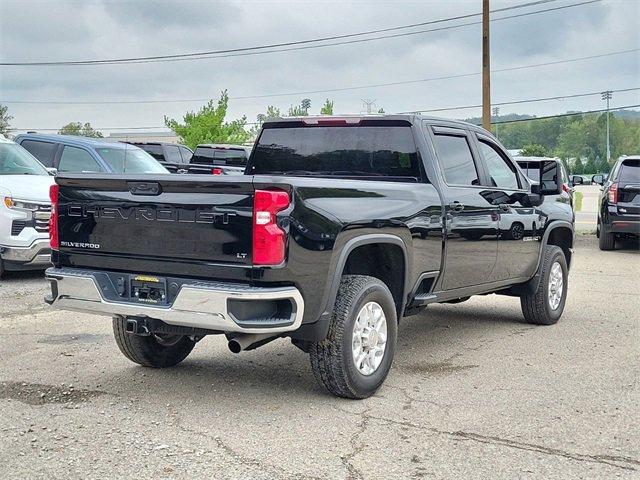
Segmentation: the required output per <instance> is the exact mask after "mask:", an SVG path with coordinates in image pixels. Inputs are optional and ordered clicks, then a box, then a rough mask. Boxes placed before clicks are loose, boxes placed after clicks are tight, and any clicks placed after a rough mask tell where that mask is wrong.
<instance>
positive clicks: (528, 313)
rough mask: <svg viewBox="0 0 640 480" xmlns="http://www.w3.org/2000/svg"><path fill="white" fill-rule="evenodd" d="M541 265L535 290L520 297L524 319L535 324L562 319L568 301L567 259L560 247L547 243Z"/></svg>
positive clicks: (549, 322)
mask: <svg viewBox="0 0 640 480" xmlns="http://www.w3.org/2000/svg"><path fill="white" fill-rule="evenodd" d="M543 255H544V256H543V258H542V264H541V265H540V268H541V272H540V279H539V282H538V286H537V288H536V290H535V292H533V293H530V294H525V295H522V296H521V297H520V305H521V307H522V313H523V314H524V319H525V320H526V321H527V322H528V323H532V324H535V325H553V324H555V323H557V322H558V320H560V317H561V316H562V312H563V310H564V305H565V302H566V301H567V287H568V285H569V284H568V273H569V269H568V268H567V260H566V258H565V256H564V252H563V251H562V249H561V248H560V247H557V246H555V245H547V246H546V247H545V250H544V253H543Z"/></svg>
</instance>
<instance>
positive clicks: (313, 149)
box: [250, 125, 421, 181]
mask: <svg viewBox="0 0 640 480" xmlns="http://www.w3.org/2000/svg"><path fill="white" fill-rule="evenodd" d="M251 162H252V165H251V172H250V173H251V174H281V175H315V176H346V177H352V176H366V177H383V178H380V179H381V180H384V179H385V178H384V177H398V178H400V177H403V178H407V177H408V178H411V179H414V180H413V181H415V179H418V178H420V177H421V174H420V167H419V164H418V155H417V151H416V145H415V143H414V140H413V133H412V131H411V127H410V126H396V125H393V126H386V125H380V126H349V127H346V126H345V127H343V126H341V127H279V128H266V129H264V130H263V131H262V134H261V135H260V140H259V142H258V145H257V146H256V149H255V151H254V153H253V157H252V160H251Z"/></svg>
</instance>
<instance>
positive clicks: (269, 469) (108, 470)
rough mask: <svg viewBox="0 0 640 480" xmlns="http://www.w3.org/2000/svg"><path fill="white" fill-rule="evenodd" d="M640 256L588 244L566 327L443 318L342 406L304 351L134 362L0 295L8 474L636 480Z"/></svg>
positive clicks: (1, 421) (513, 306) (101, 323)
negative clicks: (320, 382)
mask: <svg viewBox="0 0 640 480" xmlns="http://www.w3.org/2000/svg"><path fill="white" fill-rule="evenodd" d="M639 272H640V255H639V252H638V250H637V244H631V245H625V248H624V249H622V250H617V251H613V252H600V251H599V250H598V248H597V240H596V238H595V236H580V237H578V241H577V248H576V255H575V263H574V266H573V269H572V272H571V277H570V280H569V281H570V286H569V289H570V290H569V298H568V303H567V307H566V309H565V313H564V316H563V318H562V319H561V321H560V323H559V324H558V325H556V326H552V327H534V326H531V325H527V324H524V323H521V318H522V317H521V313H520V307H519V302H518V300H517V299H512V298H506V297H498V296H495V295H492V296H488V297H478V298H473V299H471V300H470V301H468V302H466V303H463V304H458V305H442V306H440V305H437V306H432V307H430V308H429V309H428V310H426V311H425V312H424V313H423V314H421V315H419V316H414V317H411V318H409V319H406V320H405V321H404V322H403V324H402V325H401V328H400V335H399V351H398V354H397V356H396V360H395V364H394V368H393V369H392V371H391V374H390V376H389V378H388V380H387V382H386V383H385V385H384V386H383V387H382V389H381V390H380V391H379V392H378V393H377V394H376V395H375V396H374V397H372V398H370V399H368V400H364V401H346V400H341V399H338V398H334V397H331V396H329V395H328V394H327V393H325V392H324V391H323V390H322V389H320V388H319V387H318V386H317V385H316V384H315V382H314V379H313V376H312V373H311V369H310V366H309V362H308V359H307V357H306V356H305V355H304V354H303V353H302V352H301V351H299V350H297V349H296V348H295V347H293V346H292V345H290V344H289V342H288V341H285V340H280V341H277V342H273V343H271V344H269V345H267V346H265V347H264V348H261V349H259V350H256V351H252V352H245V353H243V354H240V355H234V354H232V353H230V352H229V351H228V350H227V347H226V343H225V341H224V339H223V338H216V337H211V338H206V339H204V340H203V341H202V342H200V343H199V344H198V345H197V346H196V349H195V350H194V352H193V353H192V354H191V356H190V357H189V358H188V359H187V360H186V361H185V362H183V363H182V364H181V365H180V366H178V367H176V368H173V369H170V370H164V371H161V370H150V369H145V368H142V367H139V366H136V365H134V364H132V363H130V362H129V361H128V360H126V359H125V358H124V357H123V356H122V355H121V354H120V352H119V351H118V350H117V347H116V345H115V343H114V342H113V340H112V338H111V324H110V321H109V320H108V319H107V318H104V317H92V316H85V315H81V314H74V313H69V312H58V311H52V310H49V309H48V308H47V307H45V305H44V304H43V303H42V300H41V299H42V297H43V295H44V294H45V292H46V290H47V285H46V283H45V281H44V280H43V279H42V276H41V275H39V274H11V275H9V276H8V278H6V279H3V280H2V281H1V282H0V299H1V303H0V313H1V315H2V316H1V320H0V338H1V341H0V358H2V361H1V362H0V409H1V412H2V414H1V415H0V431H1V432H2V441H1V442H0V477H2V478H7V479H8V478H48V479H49V478H60V479H75V478H101V479H102V478H204V477H207V478H269V479H273V478H323V479H328V478H349V479H358V478H494V479H495V478H545V479H551V478H563V479H566V478H638V475H639V472H640V416H639V415H638V411H639V403H640V387H639V382H638V380H639V375H638V365H639V364H640V328H639V320H640V314H639V313H638V312H639V311H640V295H639V293H640V284H639V282H638V274H639Z"/></svg>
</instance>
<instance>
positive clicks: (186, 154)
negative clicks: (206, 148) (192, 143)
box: [180, 147, 193, 163]
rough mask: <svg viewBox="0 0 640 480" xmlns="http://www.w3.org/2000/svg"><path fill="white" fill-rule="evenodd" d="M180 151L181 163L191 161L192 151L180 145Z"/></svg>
mask: <svg viewBox="0 0 640 480" xmlns="http://www.w3.org/2000/svg"><path fill="white" fill-rule="evenodd" d="M180 153H181V154H182V163H189V162H190V161H191V157H193V152H192V151H191V150H189V149H188V148H185V147H180Z"/></svg>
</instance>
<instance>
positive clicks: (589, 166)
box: [583, 157, 600, 175]
mask: <svg viewBox="0 0 640 480" xmlns="http://www.w3.org/2000/svg"><path fill="white" fill-rule="evenodd" d="M599 161H600V157H598V159H597V161H596V160H594V158H593V157H589V158H588V159H587V163H585V165H584V172H583V173H587V174H591V175H593V174H594V173H598V166H597V163H599Z"/></svg>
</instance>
